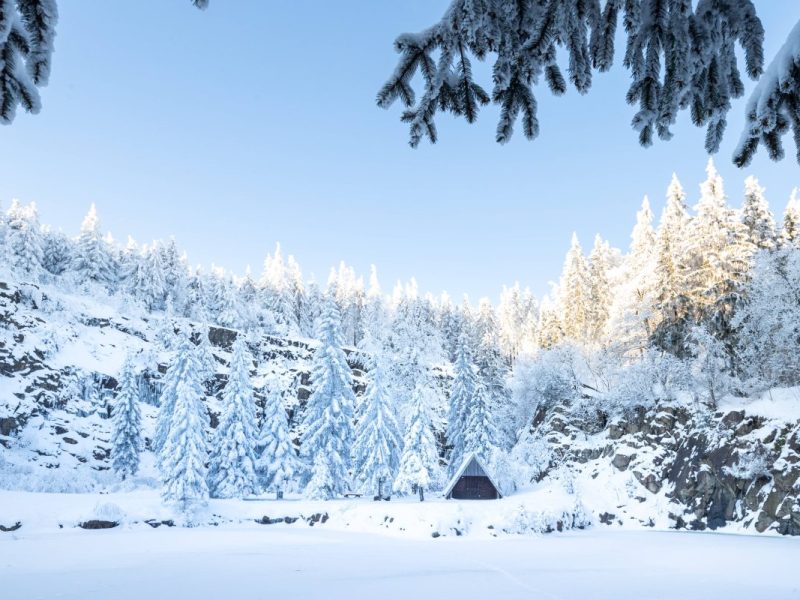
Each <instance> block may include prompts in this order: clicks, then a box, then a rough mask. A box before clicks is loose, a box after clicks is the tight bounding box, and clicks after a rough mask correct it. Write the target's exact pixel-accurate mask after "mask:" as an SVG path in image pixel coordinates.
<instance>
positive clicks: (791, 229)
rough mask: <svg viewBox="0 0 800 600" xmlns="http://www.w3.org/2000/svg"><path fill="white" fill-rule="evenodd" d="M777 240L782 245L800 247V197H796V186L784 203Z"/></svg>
mask: <svg viewBox="0 0 800 600" xmlns="http://www.w3.org/2000/svg"><path fill="white" fill-rule="evenodd" d="M778 241H779V243H780V245H781V246H783V247H791V246H794V247H800V197H798V188H795V189H794V190H792V196H791V197H790V198H789V203H788V204H787V205H786V210H785V211H784V213H783V223H782V224H781V232H780V237H779V240H778Z"/></svg>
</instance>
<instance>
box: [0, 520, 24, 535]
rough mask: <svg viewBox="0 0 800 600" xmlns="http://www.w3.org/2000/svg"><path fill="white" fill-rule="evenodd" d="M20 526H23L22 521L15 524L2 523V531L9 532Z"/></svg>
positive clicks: (0, 526) (0, 528)
mask: <svg viewBox="0 0 800 600" xmlns="http://www.w3.org/2000/svg"><path fill="white" fill-rule="evenodd" d="M20 527H22V522H20V521H17V522H16V523H14V524H13V525H0V531H2V532H5V533H9V532H11V531H16V530H17V529H19V528H20Z"/></svg>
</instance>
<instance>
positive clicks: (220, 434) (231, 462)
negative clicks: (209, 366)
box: [208, 334, 257, 498]
mask: <svg viewBox="0 0 800 600" xmlns="http://www.w3.org/2000/svg"><path fill="white" fill-rule="evenodd" d="M252 365H253V358H252V356H250V352H248V350H247V346H246V344H245V341H244V336H243V335H242V334H239V335H238V336H237V338H236V341H235V342H234V343H233V348H232V357H231V364H230V373H229V375H228V383H227V384H226V385H225V390H224V392H223V394H222V403H223V406H224V408H223V410H222V415H221V416H220V420H219V425H218V426H217V431H216V434H215V437H214V446H213V448H212V450H211V457H210V463H209V473H208V482H209V486H208V487H209V489H210V491H211V495H212V496H213V497H215V498H242V497H244V496H247V495H250V494H254V493H255V492H256V487H257V482H256V474H255V460H256V457H255V441H256V413H255V401H254V398H253V387H252V385H251V383H250V367H251V366H252Z"/></svg>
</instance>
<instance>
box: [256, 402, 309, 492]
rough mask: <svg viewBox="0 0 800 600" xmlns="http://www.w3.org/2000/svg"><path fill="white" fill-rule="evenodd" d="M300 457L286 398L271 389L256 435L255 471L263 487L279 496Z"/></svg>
mask: <svg viewBox="0 0 800 600" xmlns="http://www.w3.org/2000/svg"><path fill="white" fill-rule="evenodd" d="M300 467H301V465H300V461H299V460H298V458H297V453H296V451H295V448H294V444H293V443H292V439H291V437H290V436H289V423H288V421H287V418H286V409H285V408H284V406H283V399H282V398H281V395H280V394H279V393H278V392H277V391H274V390H273V391H272V392H271V393H270V394H268V395H267V397H266V399H265V400H264V414H263V416H262V417H261V428H260V429H259V432H258V438H257V439H256V475H257V476H258V480H259V484H260V486H261V488H262V489H264V490H266V491H270V492H274V493H275V494H276V496H277V497H278V498H279V499H280V498H282V497H283V493H284V491H285V489H286V486H287V485H288V483H289V482H290V481H291V480H292V478H293V477H294V476H295V474H296V473H298V471H300Z"/></svg>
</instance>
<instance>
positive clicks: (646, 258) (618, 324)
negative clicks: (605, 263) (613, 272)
mask: <svg viewBox="0 0 800 600" xmlns="http://www.w3.org/2000/svg"><path fill="white" fill-rule="evenodd" d="M655 238H656V234H655V231H654V230H653V212H652V211H651V210H650V201H649V199H648V198H647V196H645V197H644V199H643V200H642V206H641V208H640V209H639V212H637V213H636V225H635V226H634V227H633V231H632V232H631V245H630V251H629V253H628V255H627V256H626V257H625V260H624V263H623V274H622V281H621V283H620V285H618V286H616V289H615V293H614V300H613V302H612V308H611V312H610V317H609V322H610V325H609V327H610V329H611V330H612V331H613V332H614V344H615V346H617V348H618V351H620V352H621V353H623V354H626V355H629V356H630V355H640V354H642V353H643V352H644V350H645V348H646V347H647V345H648V344H649V341H650V336H651V334H652V333H653V329H654V327H655V321H654V318H655V314H654V313H655V311H654V305H655V297H656V293H657V290H656V286H657V281H656V275H655V261H656V254H655Z"/></svg>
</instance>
